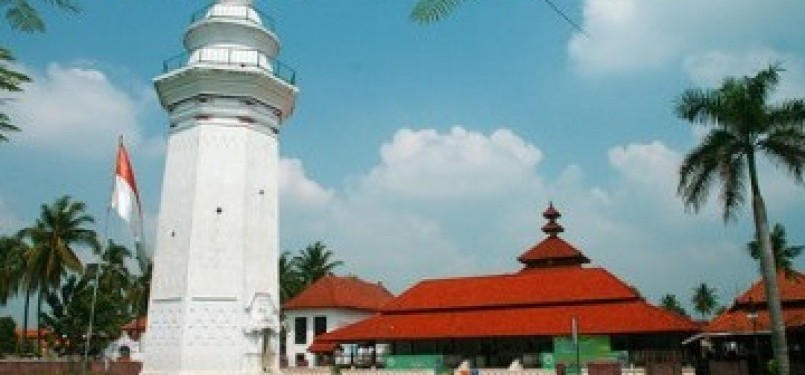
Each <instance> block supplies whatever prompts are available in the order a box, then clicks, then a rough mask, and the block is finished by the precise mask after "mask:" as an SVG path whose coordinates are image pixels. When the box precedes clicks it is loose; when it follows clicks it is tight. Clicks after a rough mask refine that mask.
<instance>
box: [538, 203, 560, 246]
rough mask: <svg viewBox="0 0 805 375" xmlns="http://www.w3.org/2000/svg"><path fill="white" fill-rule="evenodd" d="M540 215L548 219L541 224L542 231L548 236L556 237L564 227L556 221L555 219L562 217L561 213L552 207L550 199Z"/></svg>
mask: <svg viewBox="0 0 805 375" xmlns="http://www.w3.org/2000/svg"><path fill="white" fill-rule="evenodd" d="M542 217H544V218H545V219H547V220H548V222H547V223H546V224H545V225H543V226H542V231H543V232H545V234H547V235H548V236H550V237H556V236H557V235H558V234H559V233H562V232H564V231H565V228H563V227H562V226H561V225H559V223H557V222H556V219H558V218H560V217H562V214H561V213H559V211H557V210H556V208H554V207H553V202H552V201H551V202H549V203H548V208H547V209H545V212H543V213H542Z"/></svg>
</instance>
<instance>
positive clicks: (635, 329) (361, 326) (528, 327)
mask: <svg viewBox="0 0 805 375" xmlns="http://www.w3.org/2000/svg"><path fill="white" fill-rule="evenodd" d="M573 317H576V318H577V320H578V327H579V332H581V333H583V334H616V333H658V332H679V333H691V332H695V331H698V327H697V326H696V324H695V323H693V321H691V320H690V319H687V318H684V317H682V316H679V315H676V314H674V313H671V312H668V311H665V310H662V309H660V308H657V307H654V306H651V305H649V304H648V303H646V302H645V301H642V300H634V301H630V302H615V303H600V304H589V305H588V304H581V305H567V306H544V307H512V308H484V309H472V310H460V311H457V310H453V311H439V312H417V313H383V314H377V315H375V316H373V317H371V318H368V319H365V320H363V321H360V322H358V323H355V324H352V325H349V326H346V327H343V328H340V329H337V330H335V331H333V332H330V333H326V334H324V335H322V336H320V339H322V340H324V341H331V342H348V341H360V340H416V339H446V338H480V337H501V336H556V335H569V334H570V332H571V319H572V318H573Z"/></svg>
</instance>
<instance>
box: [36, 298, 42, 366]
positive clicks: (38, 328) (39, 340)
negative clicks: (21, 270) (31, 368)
mask: <svg viewBox="0 0 805 375" xmlns="http://www.w3.org/2000/svg"><path fill="white" fill-rule="evenodd" d="M41 316H42V289H39V300H38V301H37V302H36V356H37V357H41V356H42V318H41Z"/></svg>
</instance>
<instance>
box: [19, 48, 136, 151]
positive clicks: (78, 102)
mask: <svg viewBox="0 0 805 375" xmlns="http://www.w3.org/2000/svg"><path fill="white" fill-rule="evenodd" d="M29 74H30V75H31V77H32V79H33V82H32V83H30V84H27V85H26V86H25V91H24V92H23V93H22V94H20V95H19V97H18V98H17V99H16V100H14V101H12V102H10V103H9V105H8V107H9V111H8V112H9V114H10V115H11V116H12V118H13V119H14V122H15V123H16V124H19V125H20V127H21V128H22V132H21V133H19V135H17V137H18V142H20V143H21V144H24V145H26V146H29V147H32V148H35V149H37V150H47V151H48V152H55V153H58V154H62V155H72V156H79V157H98V156H104V157H105V156H108V155H110V154H111V152H112V151H113V148H114V144H115V139H116V138H117V137H118V135H121V134H122V135H124V136H125V137H126V139H127V141H128V142H130V143H139V142H140V131H139V129H138V127H137V106H138V100H139V99H138V98H135V97H132V95H130V94H129V93H127V92H125V91H123V90H121V89H119V88H118V87H116V86H115V85H114V84H112V83H111V82H110V81H109V79H108V78H107V77H106V75H105V74H104V73H103V72H101V71H99V70H95V69H91V68H79V67H67V66H62V65H60V64H55V63H54V64H51V65H49V66H48V68H47V70H46V71H45V73H44V75H40V74H39V73H38V72H33V73H29ZM103 140H108V141H103Z"/></svg>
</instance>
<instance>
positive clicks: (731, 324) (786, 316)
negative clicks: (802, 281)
mask: <svg viewBox="0 0 805 375" xmlns="http://www.w3.org/2000/svg"><path fill="white" fill-rule="evenodd" d="M756 313H757V321H756V322H755V326H753V324H752V321H751V320H750V319H749V318H748V317H747V311H746V310H731V311H726V312H724V313H722V314H721V315H719V316H717V317H715V318H714V319H713V320H712V321H711V322H710V324H708V325H707V326H706V327H705V328H704V331H705V332H733V333H738V332H743V333H751V332H755V331H768V330H769V329H770V327H771V325H770V324H769V312H768V310H766V309H760V310H758V311H757V312H756ZM783 321H784V322H785V327H786V328H802V327H805V307H789V308H786V307H783Z"/></svg>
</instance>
